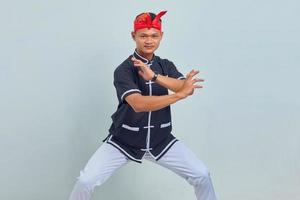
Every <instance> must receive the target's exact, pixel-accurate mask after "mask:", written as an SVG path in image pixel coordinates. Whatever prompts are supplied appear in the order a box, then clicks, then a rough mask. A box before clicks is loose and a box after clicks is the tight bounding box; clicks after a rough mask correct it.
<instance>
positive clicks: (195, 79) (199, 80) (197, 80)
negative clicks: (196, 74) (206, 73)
mask: <svg viewBox="0 0 300 200" xmlns="http://www.w3.org/2000/svg"><path fill="white" fill-rule="evenodd" d="M193 82H194V83H196V82H204V79H201V78H194V79H193Z"/></svg>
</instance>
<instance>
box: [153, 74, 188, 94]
mask: <svg viewBox="0 0 300 200" xmlns="http://www.w3.org/2000/svg"><path fill="white" fill-rule="evenodd" d="M155 82H156V83H158V84H159V85H161V86H163V87H165V88H167V89H169V90H172V91H173V92H178V91H179V89H180V88H181V87H182V86H183V83H184V80H180V79H176V78H171V77H167V76H163V75H160V74H159V75H158V76H157V79H156V81H155Z"/></svg>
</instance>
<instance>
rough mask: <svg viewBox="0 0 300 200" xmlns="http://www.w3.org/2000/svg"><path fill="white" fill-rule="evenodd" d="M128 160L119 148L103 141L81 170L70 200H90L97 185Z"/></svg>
mask: <svg viewBox="0 0 300 200" xmlns="http://www.w3.org/2000/svg"><path fill="white" fill-rule="evenodd" d="M128 162H129V160H128V159H127V158H126V156H125V155H123V154H122V153H121V152H120V151H119V150H118V149H116V148H115V147H113V146H112V145H110V144H107V143H103V144H102V145H101V146H100V147H99V148H98V149H97V151H96V152H95V153H94V155H93V156H92V157H91V158H90V160H89V161H88V163H87V164H86V166H85V167H84V169H83V170H82V171H80V176H79V177H77V181H76V183H75V186H74V188H73V191H72V193H71V195H70V200H89V199H90V198H91V194H92V192H93V191H94V188H95V187H96V186H99V185H101V184H102V183H104V182H105V181H106V180H107V179H108V178H109V177H110V176H111V175H112V174H113V172H114V171H115V170H117V169H118V168H120V167H121V166H123V165H125V164H126V163H128Z"/></svg>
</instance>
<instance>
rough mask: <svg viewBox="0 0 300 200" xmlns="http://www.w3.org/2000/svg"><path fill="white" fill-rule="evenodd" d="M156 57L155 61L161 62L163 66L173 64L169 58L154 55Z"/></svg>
mask: <svg viewBox="0 0 300 200" xmlns="http://www.w3.org/2000/svg"><path fill="white" fill-rule="evenodd" d="M156 57H157V61H158V62H159V63H161V64H162V65H163V66H165V67H170V66H174V63H173V62H172V61H171V60H169V59H166V58H160V57H159V56H156Z"/></svg>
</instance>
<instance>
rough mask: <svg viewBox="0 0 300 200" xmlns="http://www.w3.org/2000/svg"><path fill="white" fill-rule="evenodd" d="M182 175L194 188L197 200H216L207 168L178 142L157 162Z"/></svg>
mask: <svg viewBox="0 0 300 200" xmlns="http://www.w3.org/2000/svg"><path fill="white" fill-rule="evenodd" d="M156 163H157V164H159V165H161V166H163V167H166V168H168V169H170V170H172V171H173V172H175V173H176V174H178V175H180V176H181V177H183V178H184V179H186V180H187V182H188V183H190V184H191V185H192V186H194V189H195V194H196V197H197V200H216V199H217V198H216V195H215V192H214V188H213V185H212V181H211V178H210V174H209V171H208V169H207V168H206V166H205V165H204V164H203V163H202V161H201V160H199V159H198V158H197V157H196V155H195V154H194V153H193V152H192V151H191V150H190V149H188V148H187V147H186V146H185V145H184V144H183V143H182V142H181V141H177V142H176V143H175V144H174V145H173V146H172V147H171V148H170V149H169V150H168V152H167V153H166V154H165V155H164V156H163V157H162V158H161V159H159V160H158V161H157V162H156Z"/></svg>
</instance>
